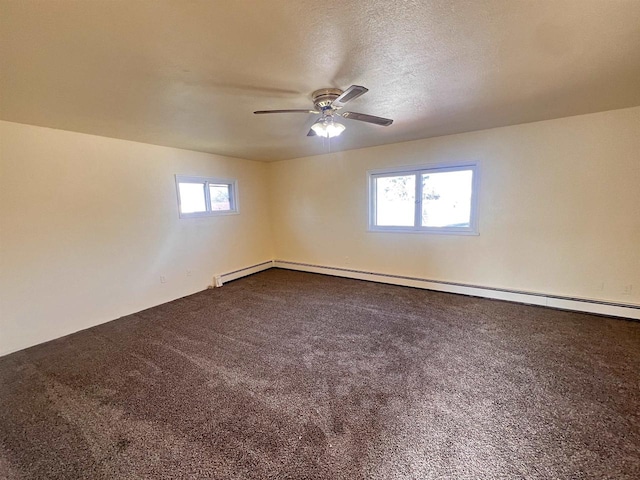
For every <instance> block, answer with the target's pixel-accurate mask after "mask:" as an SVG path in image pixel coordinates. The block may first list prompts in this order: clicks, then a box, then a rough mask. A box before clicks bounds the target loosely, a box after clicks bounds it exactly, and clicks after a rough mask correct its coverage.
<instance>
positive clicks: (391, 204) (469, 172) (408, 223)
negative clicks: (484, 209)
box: [369, 163, 478, 235]
mask: <svg viewBox="0 0 640 480" xmlns="http://www.w3.org/2000/svg"><path fill="white" fill-rule="evenodd" d="M477 195H478V167H477V165H476V164H475V163H469V164H467V163H465V164H457V165H437V166H428V165H425V166H418V167H403V168H391V169H385V170H375V171H371V172H369V230H373V231H396V232H427V233H447V234H461V235H477V234H478V218H477V202H476V199H477Z"/></svg>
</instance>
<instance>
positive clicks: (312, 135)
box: [307, 128, 316, 137]
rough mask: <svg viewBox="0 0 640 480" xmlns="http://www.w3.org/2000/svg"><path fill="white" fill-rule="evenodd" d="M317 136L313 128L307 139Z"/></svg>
mask: <svg viewBox="0 0 640 480" xmlns="http://www.w3.org/2000/svg"><path fill="white" fill-rule="evenodd" d="M315 136H316V132H314V131H313V128H310V129H309V133H307V137H315Z"/></svg>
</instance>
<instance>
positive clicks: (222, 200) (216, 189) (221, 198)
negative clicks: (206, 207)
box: [209, 183, 231, 211]
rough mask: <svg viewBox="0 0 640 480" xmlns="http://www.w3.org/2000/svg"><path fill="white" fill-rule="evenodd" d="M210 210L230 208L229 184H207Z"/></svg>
mask: <svg viewBox="0 0 640 480" xmlns="http://www.w3.org/2000/svg"><path fill="white" fill-rule="evenodd" d="M209 194H210V196H211V210H213V211H218V210H231V201H230V198H231V186H230V185H227V184H214V183H210V184H209Z"/></svg>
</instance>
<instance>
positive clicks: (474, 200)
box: [367, 161, 480, 235]
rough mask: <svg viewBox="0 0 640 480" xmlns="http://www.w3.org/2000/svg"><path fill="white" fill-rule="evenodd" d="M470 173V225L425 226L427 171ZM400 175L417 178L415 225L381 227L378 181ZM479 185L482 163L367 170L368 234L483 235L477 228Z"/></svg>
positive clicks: (436, 164) (434, 164)
mask: <svg viewBox="0 0 640 480" xmlns="http://www.w3.org/2000/svg"><path fill="white" fill-rule="evenodd" d="M462 170H471V171H472V172H473V176H472V186H471V189H472V190H471V212H470V225H469V226H468V227H423V226H422V225H421V218H422V182H420V181H419V177H420V176H421V175H422V174H424V173H425V172H428V171H433V172H434V173H442V172H458V171H462ZM401 175H415V176H416V179H415V189H416V191H415V204H416V207H415V211H414V224H413V226H402V227H401V226H380V225H376V217H377V215H376V208H377V205H376V197H377V195H376V179H378V178H385V177H395V176H401ZM479 185H480V164H479V162H476V161H473V162H457V163H433V164H422V165H407V166H402V167H389V168H377V169H373V170H367V197H368V198H367V204H368V206H369V215H368V219H369V221H368V225H367V231H368V232H384V233H389V232H395V233H428V234H439V235H480V233H479V225H478V223H479V222H478V216H479V215H478V205H479V201H478V197H479Z"/></svg>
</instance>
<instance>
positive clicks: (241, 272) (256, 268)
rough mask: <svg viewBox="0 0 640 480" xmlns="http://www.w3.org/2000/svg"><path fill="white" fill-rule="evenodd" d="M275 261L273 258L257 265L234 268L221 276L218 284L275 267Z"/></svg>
mask: <svg viewBox="0 0 640 480" xmlns="http://www.w3.org/2000/svg"><path fill="white" fill-rule="evenodd" d="M273 263H274V261H273V260H268V261H266V262H262V263H256V264H255V265H251V266H250V267H244V268H239V269H238V270H234V271H233V272H227V273H223V274H222V275H220V276H219V278H220V280H221V283H220V285H216V286H222V285H223V283H224V282H230V281H231V280H236V279H238V278H242V277H246V276H247V275H253V274H254V273H258V272H261V271H263V270H268V269H270V268H273V266H274V265H273Z"/></svg>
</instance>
